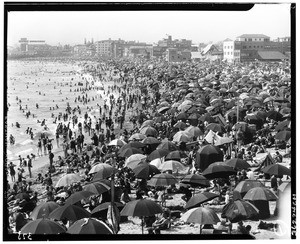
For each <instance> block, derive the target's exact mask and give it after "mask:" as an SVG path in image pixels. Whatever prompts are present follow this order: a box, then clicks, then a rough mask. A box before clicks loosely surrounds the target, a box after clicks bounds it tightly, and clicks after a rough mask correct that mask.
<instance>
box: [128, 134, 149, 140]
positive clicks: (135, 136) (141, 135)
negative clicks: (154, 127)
mask: <svg viewBox="0 0 300 244" xmlns="http://www.w3.org/2000/svg"><path fill="white" fill-rule="evenodd" d="M145 138H146V136H145V135H144V134H142V133H134V134H133V135H131V136H130V137H129V139H128V140H129V141H133V140H138V141H141V140H143V139H145Z"/></svg>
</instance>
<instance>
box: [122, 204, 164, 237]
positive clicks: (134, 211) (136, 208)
mask: <svg viewBox="0 0 300 244" xmlns="http://www.w3.org/2000/svg"><path fill="white" fill-rule="evenodd" d="M159 213H163V209H162V207H161V206H160V205H159V204H157V203H156V202H154V201H152V200H149V199H139V200H134V201H130V202H128V203H126V205H125V206H124V208H123V209H122V211H121V213H120V214H121V215H122V216H133V217H146V216H153V215H155V214H159ZM143 222H144V221H143V218H142V233H144V230H143V225H144V223H143Z"/></svg>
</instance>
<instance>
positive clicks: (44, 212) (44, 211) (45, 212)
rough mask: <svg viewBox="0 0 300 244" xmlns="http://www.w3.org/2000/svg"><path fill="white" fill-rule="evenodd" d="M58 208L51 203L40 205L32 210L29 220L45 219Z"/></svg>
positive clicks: (55, 204)
mask: <svg viewBox="0 0 300 244" xmlns="http://www.w3.org/2000/svg"><path fill="white" fill-rule="evenodd" d="M58 207H59V205H58V204H57V203H56V202H53V201H49V202H43V203H40V204H39V205H38V206H36V207H35V209H33V211H32V213H31V214H30V218H31V219H33V220H36V219H42V218H47V217H48V216H49V214H50V213H51V212H52V211H53V210H54V209H56V208H58Z"/></svg>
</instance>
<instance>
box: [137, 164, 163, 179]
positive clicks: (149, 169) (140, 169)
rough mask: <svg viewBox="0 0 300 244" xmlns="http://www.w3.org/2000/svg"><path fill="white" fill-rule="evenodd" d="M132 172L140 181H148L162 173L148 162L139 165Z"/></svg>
mask: <svg viewBox="0 0 300 244" xmlns="http://www.w3.org/2000/svg"><path fill="white" fill-rule="evenodd" d="M132 171H133V173H134V174H135V177H136V178H138V179H148V178H149V177H150V176H152V175H154V174H159V173H160V171H159V170H158V168H156V167H155V166H154V165H151V164H147V163H146V162H144V163H140V164H138V165H137V166H136V167H134V168H133V169H132Z"/></svg>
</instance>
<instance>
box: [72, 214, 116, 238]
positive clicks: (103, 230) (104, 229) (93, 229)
mask: <svg viewBox="0 0 300 244" xmlns="http://www.w3.org/2000/svg"><path fill="white" fill-rule="evenodd" d="M67 233H69V234H77V235H94V234H102V235H111V234H113V231H112V230H111V228H110V227H109V226H108V225H107V224H105V223H104V222H103V221H101V220H98V219H95V218H83V219H80V220H78V221H76V222H75V223H74V224H72V225H71V226H70V227H69V229H68V231H67Z"/></svg>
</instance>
